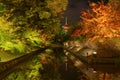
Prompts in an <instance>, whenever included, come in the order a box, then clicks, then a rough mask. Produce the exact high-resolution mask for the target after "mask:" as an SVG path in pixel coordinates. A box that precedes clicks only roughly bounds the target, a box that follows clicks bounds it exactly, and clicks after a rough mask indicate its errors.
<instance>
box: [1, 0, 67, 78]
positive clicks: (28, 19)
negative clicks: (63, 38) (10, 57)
mask: <svg viewBox="0 0 120 80" xmlns="http://www.w3.org/2000/svg"><path fill="white" fill-rule="evenodd" d="M67 3H68V0H12V1H11V0H0V51H2V52H5V53H9V54H11V53H14V54H16V55H17V54H18V53H21V54H22V53H27V52H31V51H32V50H35V49H36V48H38V47H41V46H42V47H43V46H44V45H49V44H51V42H52V41H54V40H52V39H53V38H54V36H55V35H56V34H58V33H59V32H60V30H61V28H60V26H61V25H60V20H59V16H60V15H61V14H62V13H63V11H64V10H65V9H66V6H67ZM51 52H52V50H46V53H51ZM43 55H44V56H45V54H44V53H43ZM49 56H50V55H49ZM54 57H55V55H52V56H50V58H54ZM42 59H43V58H42ZM45 59H47V58H45ZM54 61H56V60H55V59H54ZM48 63H52V62H48ZM56 63H57V62H56ZM51 65H52V66H54V68H53V70H52V71H54V69H55V68H57V67H56V64H54V63H52V64H51ZM41 67H42V64H41V62H40V60H39V59H37V58H36V57H33V60H30V63H29V62H28V63H26V65H25V66H24V65H22V66H21V69H20V70H18V71H15V72H13V73H12V74H10V75H9V76H8V77H7V78H6V80H43V79H41V74H40V71H39V70H40V69H42V68H41ZM45 69H47V68H45ZM55 70H56V69H55ZM52 71H51V72H52ZM52 73H53V72H52ZM57 73H58V72H56V73H55V78H56V80H58V77H59V76H57ZM46 74H50V73H47V72H45V74H44V75H45V76H44V78H45V77H47V78H48V79H47V80H53V78H51V76H46ZM53 74H54V73H53ZM55 78H54V80H55Z"/></svg>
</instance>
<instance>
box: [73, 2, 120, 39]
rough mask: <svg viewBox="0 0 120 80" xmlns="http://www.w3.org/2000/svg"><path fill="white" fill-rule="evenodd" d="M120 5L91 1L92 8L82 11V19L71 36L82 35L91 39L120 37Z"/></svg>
mask: <svg viewBox="0 0 120 80" xmlns="http://www.w3.org/2000/svg"><path fill="white" fill-rule="evenodd" d="M119 6H120V4H113V3H109V4H108V5H104V4H103V3H102V2H101V3H99V4H96V3H91V4H90V7H91V9H89V10H87V11H83V12H81V19H82V21H81V22H80V24H79V25H78V27H77V28H76V29H75V30H74V32H73V34H72V35H71V36H72V37H75V36H80V35H82V36H85V37H86V38H89V39H90V40H95V39H97V38H115V37H117V38H118V37H120V8H119Z"/></svg>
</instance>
